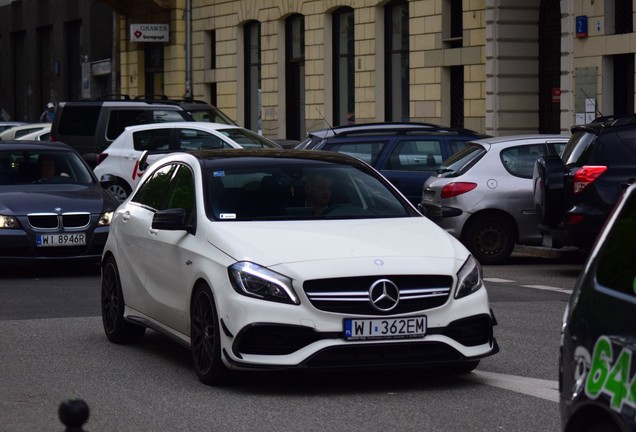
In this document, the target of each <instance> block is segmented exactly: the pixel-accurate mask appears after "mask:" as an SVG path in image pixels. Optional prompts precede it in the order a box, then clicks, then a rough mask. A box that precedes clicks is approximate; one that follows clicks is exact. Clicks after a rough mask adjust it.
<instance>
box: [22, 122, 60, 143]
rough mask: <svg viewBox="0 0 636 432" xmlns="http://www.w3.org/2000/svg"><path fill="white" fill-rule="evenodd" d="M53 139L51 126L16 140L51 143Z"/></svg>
mask: <svg viewBox="0 0 636 432" xmlns="http://www.w3.org/2000/svg"><path fill="white" fill-rule="evenodd" d="M50 138H51V126H50V124H49V126H48V127H45V128H43V129H40V130H37V131H35V132H31V133H28V134H26V135H22V136H21V137H19V138H16V139H17V140H18V141H50Z"/></svg>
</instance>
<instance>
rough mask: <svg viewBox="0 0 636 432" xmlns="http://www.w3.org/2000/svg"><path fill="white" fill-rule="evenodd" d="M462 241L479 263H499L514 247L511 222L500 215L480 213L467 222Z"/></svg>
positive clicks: (506, 257)
mask: <svg viewBox="0 0 636 432" xmlns="http://www.w3.org/2000/svg"><path fill="white" fill-rule="evenodd" d="M462 241H463V242H464V244H465V245H466V247H467V248H468V250H470V252H471V253H472V254H473V256H474V257H475V258H476V259H477V261H479V263H480V264H501V263H502V262H503V261H505V260H506V259H508V257H509V256H510V254H511V253H512V250H513V249H514V247H515V232H514V227H513V225H512V223H511V222H510V221H509V220H508V219H507V218H505V217H503V216H500V215H493V214H491V215H488V214H484V215H480V216H476V217H475V219H473V220H472V221H470V222H469V225H468V227H467V228H466V230H465V231H464V234H463V236H462Z"/></svg>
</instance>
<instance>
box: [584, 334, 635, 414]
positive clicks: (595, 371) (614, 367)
mask: <svg viewBox="0 0 636 432" xmlns="http://www.w3.org/2000/svg"><path fill="white" fill-rule="evenodd" d="M613 359H614V350H613V348H612V342H611V341H610V339H609V338H608V337H607V336H601V337H600V338H598V340H597V341H596V345H595V346H594V353H593V355H592V364H591V365H590V373H589V375H588V376H587V381H586V382H585V394H586V395H587V396H588V397H589V398H591V399H596V398H597V397H599V395H601V394H603V393H605V394H606V395H608V396H609V397H610V406H611V408H612V409H613V410H615V411H619V412H620V410H621V408H622V407H623V405H624V404H627V405H629V406H632V407H636V379H634V378H635V377H630V369H631V364H632V352H631V350H628V349H622V350H621V352H620V354H619V355H618V357H617V358H616V361H613ZM630 378H631V380H630Z"/></svg>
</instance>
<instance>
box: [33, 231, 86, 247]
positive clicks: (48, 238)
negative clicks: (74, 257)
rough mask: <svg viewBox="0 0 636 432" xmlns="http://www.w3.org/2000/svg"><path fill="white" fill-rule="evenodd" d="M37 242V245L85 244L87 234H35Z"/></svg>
mask: <svg viewBox="0 0 636 432" xmlns="http://www.w3.org/2000/svg"><path fill="white" fill-rule="evenodd" d="M35 242H36V245H37V247H56V246H84V245H85V244H86V234H85V233H74V234H38V235H36V236H35Z"/></svg>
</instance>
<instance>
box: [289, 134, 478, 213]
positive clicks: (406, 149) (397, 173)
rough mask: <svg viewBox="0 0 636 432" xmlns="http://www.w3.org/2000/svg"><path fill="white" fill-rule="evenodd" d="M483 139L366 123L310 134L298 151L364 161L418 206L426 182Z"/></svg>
mask: <svg viewBox="0 0 636 432" xmlns="http://www.w3.org/2000/svg"><path fill="white" fill-rule="evenodd" d="M484 137H486V135H480V134H478V133H477V132H475V131H472V130H468V129H458V128H449V127H444V126H439V125H435V124H429V123H365V124H357V125H350V126H339V127H335V128H330V129H323V130H317V131H312V132H309V133H308V134H307V138H305V139H304V140H303V141H301V142H300V143H299V144H298V145H297V146H296V148H297V149H308V150H309V149H311V150H328V151H334V152H338V153H346V154H348V155H351V156H355V157H357V158H358V159H362V160H363V161H365V162H367V163H368V164H370V165H371V166H373V167H374V168H375V169H377V170H378V171H380V172H381V173H382V175H384V176H385V177H386V178H387V179H388V180H389V181H390V182H391V183H393V184H394V185H395V187H397V188H398V189H399V190H400V192H402V194H404V195H405V196H406V197H407V198H408V199H409V201H411V202H412V203H413V205H417V204H419V202H420V201H421V198H422V186H423V185H424V182H425V181H426V179H427V178H429V177H430V176H431V175H432V174H433V173H434V172H435V170H436V169H437V168H439V167H440V165H441V163H442V161H443V160H444V159H446V158H448V157H449V156H450V155H452V154H453V153H455V152H457V151H458V150H460V149H462V148H464V147H465V146H466V144H467V143H468V141H472V140H475V139H479V138H484Z"/></svg>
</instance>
